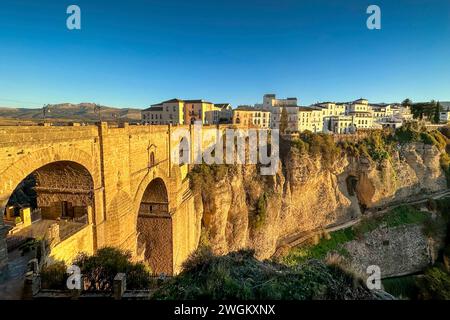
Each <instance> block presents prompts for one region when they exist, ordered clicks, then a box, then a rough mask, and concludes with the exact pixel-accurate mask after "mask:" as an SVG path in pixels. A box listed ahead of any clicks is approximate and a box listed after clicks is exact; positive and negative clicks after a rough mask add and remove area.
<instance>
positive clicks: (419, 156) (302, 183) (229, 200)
mask: <svg viewBox="0 0 450 320" xmlns="http://www.w3.org/2000/svg"><path fill="white" fill-rule="evenodd" d="M439 159H440V151H439V150H438V149H437V148H436V147H433V146H430V145H425V144H423V143H414V144H408V145H405V146H401V147H398V148H397V149H396V151H395V152H394V153H393V154H391V155H390V157H389V158H388V159H386V160H383V161H378V162H375V161H372V160H371V159H368V158H365V157H359V158H355V157H350V156H348V155H346V154H344V153H342V154H341V155H340V156H339V157H338V159H337V160H336V161H334V162H333V163H326V161H323V160H322V157H321V156H315V157H313V156H310V155H307V154H300V153H299V152H298V151H297V150H296V149H295V148H291V150H290V151H289V152H288V153H287V154H286V155H285V156H284V157H283V158H282V159H281V160H282V161H281V164H280V167H279V170H278V172H277V174H276V175H275V176H265V177H264V176H260V175H259V171H258V168H257V167H256V166H238V167H236V168H234V169H233V173H230V172H229V173H228V174H227V175H226V176H225V177H224V178H223V179H221V180H220V181H219V182H217V183H216V184H215V187H214V188H212V189H211V190H208V192H207V194H206V195H205V193H203V196H201V195H197V199H196V203H197V206H196V208H197V210H201V212H202V214H203V220H202V221H203V228H204V232H205V234H206V235H207V237H208V240H209V244H210V245H211V247H212V249H213V251H214V252H215V253H217V254H225V253H227V252H230V251H234V250H237V249H241V248H251V249H254V250H255V252H256V256H257V257H258V258H261V259H263V258H269V257H270V256H271V255H272V254H273V253H274V252H275V250H276V248H277V243H278V242H279V241H280V240H281V239H283V238H284V237H287V236H289V235H292V234H295V233H300V232H304V231H309V230H313V229H317V228H321V227H325V226H327V225H330V224H337V223H342V222H345V221H348V220H351V219H352V218H355V217H357V216H359V215H361V209H362V210H364V209H366V208H374V207H379V206H380V207H382V206H384V205H387V204H389V203H392V202H397V201H404V200H406V199H408V198H411V197H413V196H415V195H418V194H420V195H423V194H425V193H432V192H436V191H439V190H444V189H446V178H445V174H444V173H443V171H442V169H441V167H440V163H439Z"/></svg>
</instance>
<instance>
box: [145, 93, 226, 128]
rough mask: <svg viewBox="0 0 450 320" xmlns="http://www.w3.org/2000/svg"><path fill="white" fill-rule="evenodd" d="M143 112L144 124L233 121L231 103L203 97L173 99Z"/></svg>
mask: <svg viewBox="0 0 450 320" xmlns="http://www.w3.org/2000/svg"><path fill="white" fill-rule="evenodd" d="M141 113H142V123H143V124H154V125H164V124H194V123H195V122H196V121H201V122H202V124H219V123H231V118H232V110H231V105H230V104H229V103H222V104H220V105H217V106H216V105H215V104H214V103H212V102H208V101H204V100H201V99H198V100H181V99H171V100H167V101H163V102H161V103H158V104H154V105H152V106H151V107H150V108H147V109H145V110H143V111H142V112H141ZM221 121H222V122H221ZM226 121H228V122H226Z"/></svg>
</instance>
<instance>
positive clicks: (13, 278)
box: [0, 250, 34, 300]
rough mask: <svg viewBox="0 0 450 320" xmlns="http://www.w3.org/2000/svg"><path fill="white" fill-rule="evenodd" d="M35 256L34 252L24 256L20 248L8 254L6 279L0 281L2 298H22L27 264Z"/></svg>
mask: <svg viewBox="0 0 450 320" xmlns="http://www.w3.org/2000/svg"><path fill="white" fill-rule="evenodd" d="M33 256H34V255H33V252H29V253H27V254H25V255H24V256H22V255H21V252H20V250H14V251H12V252H10V253H9V254H8V259H9V261H8V271H7V275H6V279H4V280H3V281H2V282H0V300H19V299H22V291H23V284H24V276H25V272H26V271H27V264H28V261H29V260H30V259H32V258H33Z"/></svg>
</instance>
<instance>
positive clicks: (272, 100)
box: [255, 93, 298, 111]
mask: <svg viewBox="0 0 450 320" xmlns="http://www.w3.org/2000/svg"><path fill="white" fill-rule="evenodd" d="M297 104H298V101H297V98H286V99H277V98H276V95H275V94H272V93H270V94H265V95H264V96H263V103H262V104H257V105H255V107H258V108H262V109H263V110H268V111H273V108H274V107H283V106H296V105H297Z"/></svg>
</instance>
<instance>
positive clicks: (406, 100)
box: [402, 98, 412, 107]
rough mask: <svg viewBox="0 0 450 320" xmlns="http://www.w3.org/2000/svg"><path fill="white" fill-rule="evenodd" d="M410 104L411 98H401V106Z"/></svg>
mask: <svg viewBox="0 0 450 320" xmlns="http://www.w3.org/2000/svg"><path fill="white" fill-rule="evenodd" d="M411 105H412V101H411V99H409V98H406V99H405V100H403V102H402V106H404V107H409V106H411Z"/></svg>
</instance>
